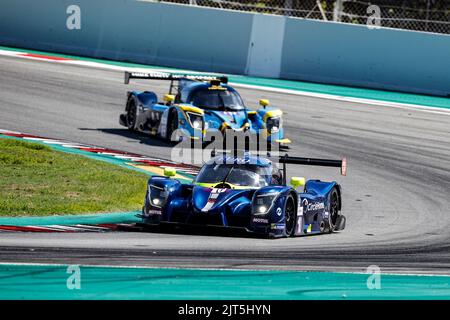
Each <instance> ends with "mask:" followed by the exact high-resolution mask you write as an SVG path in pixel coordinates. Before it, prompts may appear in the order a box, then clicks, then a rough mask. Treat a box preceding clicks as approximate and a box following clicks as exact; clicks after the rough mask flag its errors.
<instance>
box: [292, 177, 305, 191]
mask: <svg viewBox="0 0 450 320" xmlns="http://www.w3.org/2000/svg"><path fill="white" fill-rule="evenodd" d="M305 184H306V180H305V178H303V177H292V178H291V186H292V187H293V188H294V189H297V188H298V187H304V186H305Z"/></svg>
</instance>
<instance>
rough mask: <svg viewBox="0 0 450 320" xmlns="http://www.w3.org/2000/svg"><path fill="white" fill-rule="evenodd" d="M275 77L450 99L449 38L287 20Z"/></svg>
mask: <svg viewBox="0 0 450 320" xmlns="http://www.w3.org/2000/svg"><path fill="white" fill-rule="evenodd" d="M284 39H285V42H284V47H283V57H282V60H281V61H282V67H281V73H280V76H281V77H282V78H289V79H299V80H307V81H315V82H324V83H333V84H345V85H352V86H362V87H369V88H379V89H388V90H398V91H411V92H418V93H427V94H435V95H448V94H450V36H448V35H438V34H431V33H423V32H411V31H404V30H394V29H386V28H381V29H372V30H371V29H368V28H367V27H366V26H361V25H350V24H341V23H332V22H328V23H324V22H321V21H314V20H303V19H290V18H289V19H287V21H286V29H285V34H284Z"/></svg>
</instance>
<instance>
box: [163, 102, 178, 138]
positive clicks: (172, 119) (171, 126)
mask: <svg viewBox="0 0 450 320" xmlns="http://www.w3.org/2000/svg"><path fill="white" fill-rule="evenodd" d="M177 129H178V112H177V110H176V109H171V110H170V113H169V119H168V121H167V135H166V139H167V140H169V141H170V140H171V138H172V134H173V133H174V132H175V131H176V130H177Z"/></svg>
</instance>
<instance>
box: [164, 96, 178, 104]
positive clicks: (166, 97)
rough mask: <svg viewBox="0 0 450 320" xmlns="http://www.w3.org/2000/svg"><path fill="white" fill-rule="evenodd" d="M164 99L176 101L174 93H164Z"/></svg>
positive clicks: (168, 101)
mask: <svg viewBox="0 0 450 320" xmlns="http://www.w3.org/2000/svg"><path fill="white" fill-rule="evenodd" d="M164 101H165V102H167V103H172V102H174V101H175V96H174V95H173V94H166V95H164Z"/></svg>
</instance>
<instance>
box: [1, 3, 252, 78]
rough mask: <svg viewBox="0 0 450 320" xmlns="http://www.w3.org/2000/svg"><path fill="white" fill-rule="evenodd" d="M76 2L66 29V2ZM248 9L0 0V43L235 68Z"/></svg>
mask: <svg viewBox="0 0 450 320" xmlns="http://www.w3.org/2000/svg"><path fill="white" fill-rule="evenodd" d="M70 5H78V6H79V7H80V9H81V29H80V30H69V29H67V27H66V20H67V18H68V17H69V14H67V13H66V9H67V7H68V6H70ZM252 19H253V16H252V15H249V14H245V13H239V12H237V13H236V12H231V11H222V10H210V9H204V8H193V7H189V6H182V5H167V4H161V3H152V2H141V1H134V0H35V1H29V0H1V1H0V43H1V44H3V45H10V46H19V47H24V48H33V49H41V50H52V51H58V52H64V53H72V54H79V55H86V56H92V57H96V58H109V59H117V60H128V61H134V62H140V63H148V64H154V65H163V66H173V67H182V68H192V69H199V70H208V71H220V72H227V73H241V72H242V71H243V70H245V68H246V65H247V54H248V45H249V41H250V40H249V39H250V32H251V26H252Z"/></svg>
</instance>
